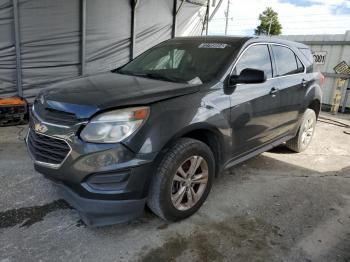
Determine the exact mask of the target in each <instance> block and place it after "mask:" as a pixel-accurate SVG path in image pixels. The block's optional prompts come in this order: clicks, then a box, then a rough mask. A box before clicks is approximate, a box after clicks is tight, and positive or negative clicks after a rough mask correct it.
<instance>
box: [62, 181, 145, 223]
mask: <svg viewBox="0 0 350 262" xmlns="http://www.w3.org/2000/svg"><path fill="white" fill-rule="evenodd" d="M55 185H56V186H57V187H58V188H59V189H60V193H61V195H62V197H63V198H64V199H65V200H66V201H67V202H68V203H69V204H70V205H71V206H72V207H74V208H75V209H76V210H77V211H78V212H79V215H80V217H81V219H82V220H83V221H84V223H85V224H86V225H88V226H90V227H97V226H105V225H111V224H116V223H123V222H127V221H129V220H132V219H134V218H137V217H138V216H140V215H141V214H142V213H143V210H144V206H145V202H146V198H143V199H134V200H101V199H88V198H83V197H81V196H79V195H78V194H77V193H75V192H74V191H73V190H71V189H70V188H69V187H68V186H65V185H64V184H62V183H59V182H55Z"/></svg>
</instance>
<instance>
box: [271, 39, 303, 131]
mask: <svg viewBox="0 0 350 262" xmlns="http://www.w3.org/2000/svg"><path fill="white" fill-rule="evenodd" d="M271 49H272V53H273V56H274V61H275V65H276V70H275V71H276V72H275V75H274V77H275V78H276V79H278V81H279V97H280V103H281V106H280V108H279V119H278V121H279V128H278V130H279V131H278V132H279V134H281V135H282V134H287V133H288V132H290V131H291V130H292V129H293V128H294V127H295V125H296V123H297V121H298V115H299V113H300V109H301V107H302V101H303V97H304V95H305V91H306V86H307V81H306V79H305V73H304V71H305V67H304V65H303V64H302V62H301V61H300V59H299V58H298V57H297V55H296V54H295V53H294V51H292V49H290V48H289V47H287V46H284V45H278V44H271Z"/></svg>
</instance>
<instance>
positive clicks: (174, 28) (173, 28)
mask: <svg viewBox="0 0 350 262" xmlns="http://www.w3.org/2000/svg"><path fill="white" fill-rule="evenodd" d="M181 4H183V2H182V3H181ZM176 14H177V0H174V6H173V25H172V27H171V38H174V37H175V36H176Z"/></svg>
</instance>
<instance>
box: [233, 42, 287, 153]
mask: <svg viewBox="0 0 350 262" xmlns="http://www.w3.org/2000/svg"><path fill="white" fill-rule="evenodd" d="M246 68H251V69H258V70H262V71H264V72H265V74H266V77H267V80H266V81H265V82H264V83H258V84H237V86H236V88H235V90H234V92H233V93H232V94H231V95H230V100H231V118H230V119H231V127H232V137H233V156H234V157H235V156H239V155H240V154H244V153H247V152H250V151H254V150H255V149H258V148H259V147H261V146H263V145H265V144H267V143H268V142H270V141H272V140H274V139H275V138H276V137H277V136H278V133H277V132H276V129H278V125H279V121H278V111H279V107H280V96H279V94H278V90H279V82H278V80H275V79H273V78H272V76H273V66H272V60H271V55H270V50H269V47H268V46H267V45H266V44H256V45H252V46H250V47H248V48H247V49H246V50H245V51H244V52H243V54H242V55H241V57H240V58H239V60H238V62H237V64H236V66H235V67H234V69H233V71H232V75H239V74H240V73H241V71H242V70H243V69H246Z"/></svg>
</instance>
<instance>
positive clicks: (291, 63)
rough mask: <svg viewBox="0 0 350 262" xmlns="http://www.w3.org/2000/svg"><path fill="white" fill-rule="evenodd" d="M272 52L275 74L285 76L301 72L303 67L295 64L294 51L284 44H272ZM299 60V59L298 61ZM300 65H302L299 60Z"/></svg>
mask: <svg viewBox="0 0 350 262" xmlns="http://www.w3.org/2000/svg"><path fill="white" fill-rule="evenodd" d="M272 50H273V54H274V56H275V61H276V66H277V75H276V76H286V75H292V74H296V73H299V70H300V69H301V72H303V70H304V69H303V67H302V68H301V67H299V66H298V64H297V57H296V56H295V54H294V52H293V51H292V50H290V49H289V48H287V47H285V46H279V45H272ZM299 62H300V61H299ZM300 66H302V64H301V62H300Z"/></svg>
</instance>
